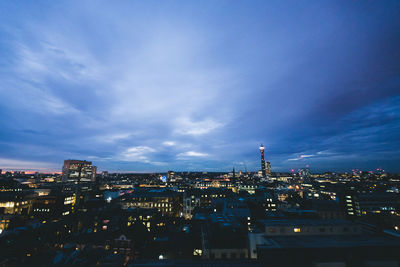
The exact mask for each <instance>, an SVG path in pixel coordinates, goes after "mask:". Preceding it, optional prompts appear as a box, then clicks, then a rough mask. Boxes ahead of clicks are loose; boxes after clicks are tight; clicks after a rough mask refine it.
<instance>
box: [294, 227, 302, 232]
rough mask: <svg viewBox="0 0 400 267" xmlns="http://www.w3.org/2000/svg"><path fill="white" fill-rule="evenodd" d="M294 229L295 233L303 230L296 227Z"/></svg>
mask: <svg viewBox="0 0 400 267" xmlns="http://www.w3.org/2000/svg"><path fill="white" fill-rule="evenodd" d="M293 231H294V232H295V233H300V232H301V229H300V228H294V229H293Z"/></svg>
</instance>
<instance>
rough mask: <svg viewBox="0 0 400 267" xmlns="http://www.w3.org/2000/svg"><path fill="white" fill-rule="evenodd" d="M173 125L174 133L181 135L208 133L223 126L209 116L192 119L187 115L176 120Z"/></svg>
mask: <svg viewBox="0 0 400 267" xmlns="http://www.w3.org/2000/svg"><path fill="white" fill-rule="evenodd" d="M175 125H176V126H175V133H178V134H183V135H203V134H208V133H210V132H212V131H214V130H215V129H218V128H220V127H222V126H223V124H222V123H220V122H217V121H215V120H213V119H210V118H207V119H204V120H200V121H192V120H190V119H189V118H187V117H184V118H180V119H178V120H176V122H175Z"/></svg>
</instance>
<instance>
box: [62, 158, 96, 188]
mask: <svg viewBox="0 0 400 267" xmlns="http://www.w3.org/2000/svg"><path fill="white" fill-rule="evenodd" d="M96 171H97V167H96V166H92V162H90V161H86V160H71V159H69V160H65V161H64V166H63V169H62V181H63V182H74V183H79V182H94V181H95V180H96Z"/></svg>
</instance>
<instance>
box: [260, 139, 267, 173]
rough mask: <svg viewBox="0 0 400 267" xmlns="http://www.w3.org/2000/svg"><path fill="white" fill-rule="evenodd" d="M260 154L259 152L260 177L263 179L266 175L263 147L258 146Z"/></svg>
mask: <svg viewBox="0 0 400 267" xmlns="http://www.w3.org/2000/svg"><path fill="white" fill-rule="evenodd" d="M260 152H261V172H262V176H263V177H265V176H266V175H267V170H266V168H265V159H264V145H263V144H261V145H260Z"/></svg>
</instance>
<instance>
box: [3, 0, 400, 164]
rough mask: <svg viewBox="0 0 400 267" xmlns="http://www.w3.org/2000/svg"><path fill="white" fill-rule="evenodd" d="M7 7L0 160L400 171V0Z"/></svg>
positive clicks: (76, 3)
mask: <svg viewBox="0 0 400 267" xmlns="http://www.w3.org/2000/svg"><path fill="white" fill-rule="evenodd" d="M0 10H1V12H2V14H1V16H0V22H1V23H0V25H1V26H0V55H1V59H0V77H1V79H0V98H1V101H0V123H1V130H0V136H1V139H0V169H3V171H4V170H8V169H13V170H38V171H43V172H47V171H48V172H52V171H58V172H59V171H60V170H61V167H62V163H63V161H64V160H65V159H80V160H88V161H91V162H93V164H94V165H96V166H98V168H99V170H100V171H101V170H107V171H120V172H132V171H135V172H166V171H168V170H176V171H182V170H185V171H229V170H232V167H235V169H236V170H244V169H245V168H246V169H247V170H249V171H258V170H260V151H259V144H260V143H263V144H264V145H265V161H267V162H271V167H272V171H273V172H277V171H278V172H279V171H280V172H285V171H286V172H287V171H289V170H290V169H298V168H303V167H305V166H306V165H309V166H310V168H311V169H312V170H314V171H317V172H322V171H339V172H343V171H350V170H352V169H360V170H373V169H377V168H383V169H385V170H387V171H388V172H400V165H399V164H398V162H400V138H399V136H400V79H399V77H400V30H399V29H400V20H399V19H398V14H399V12H400V4H399V2H397V1H377V2H365V3H356V2H348V1H340V2H325V3H321V2H320V1H311V2H307V5H305V4H304V5H303V4H302V3H300V2H295V1H289V2H286V1H285V3H282V2H279V1H268V3H266V2H263V1H255V2H254V3H252V4H251V5H249V4H248V3H245V2H239V1H219V2H213V1H202V3H201V4H200V3H194V2H192V3H182V2H180V3H178V2H153V1H148V2H146V3H144V2H130V1H120V2H119V4H118V5H113V4H111V3H108V2H101V4H98V2H94V1H93V2H92V1H88V2H85V3H82V2H79V1H70V2H63V3H61V2H55V3H50V2H45V1H37V2H36V1H35V3H28V2H26V3H16V2H2V3H0ZM315 25H318V27H315Z"/></svg>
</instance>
